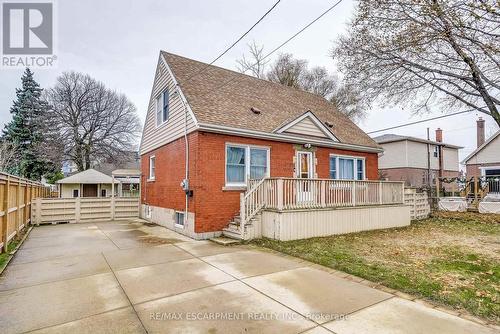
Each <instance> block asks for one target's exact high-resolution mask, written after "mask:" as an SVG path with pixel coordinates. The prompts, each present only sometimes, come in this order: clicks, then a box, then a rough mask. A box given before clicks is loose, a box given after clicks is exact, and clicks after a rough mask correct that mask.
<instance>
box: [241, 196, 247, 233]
mask: <svg viewBox="0 0 500 334" xmlns="http://www.w3.org/2000/svg"><path fill="white" fill-rule="evenodd" d="M246 218H247V217H246V210H245V193H244V192H242V193H240V233H241V237H242V238H243V234H244V233H245V221H246Z"/></svg>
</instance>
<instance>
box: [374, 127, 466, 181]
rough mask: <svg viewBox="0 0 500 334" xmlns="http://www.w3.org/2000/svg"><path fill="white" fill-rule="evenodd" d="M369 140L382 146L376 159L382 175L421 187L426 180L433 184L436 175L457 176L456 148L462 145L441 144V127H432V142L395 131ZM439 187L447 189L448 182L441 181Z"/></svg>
mask: <svg viewBox="0 0 500 334" xmlns="http://www.w3.org/2000/svg"><path fill="white" fill-rule="evenodd" d="M373 139H374V140H375V141H376V142H377V143H378V144H379V145H381V146H382V147H383V148H384V153H382V154H380V155H379V159H378V167H379V171H380V174H381V177H382V178H387V179H388V180H393V181H405V182H406V184H407V185H408V186H412V187H422V186H426V185H427V184H428V182H430V183H431V186H434V185H435V182H436V177H446V178H452V177H457V176H459V160H458V150H459V149H461V148H462V147H460V146H456V145H451V144H446V143H443V131H442V130H441V129H437V130H436V140H435V141H432V140H426V139H421V138H415V137H408V136H400V135H395V134H385V135H381V136H378V137H375V138H373ZM429 171H430V178H429V177H428V175H429ZM443 186H445V188H451V185H450V184H446V183H443Z"/></svg>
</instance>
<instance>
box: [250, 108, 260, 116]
mask: <svg viewBox="0 0 500 334" xmlns="http://www.w3.org/2000/svg"><path fill="white" fill-rule="evenodd" d="M250 110H251V111H252V112H253V113H254V114H256V115H260V113H261V111H260V109H257V108H254V107H252V108H250Z"/></svg>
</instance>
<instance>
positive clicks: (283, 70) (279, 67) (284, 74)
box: [267, 53, 307, 88]
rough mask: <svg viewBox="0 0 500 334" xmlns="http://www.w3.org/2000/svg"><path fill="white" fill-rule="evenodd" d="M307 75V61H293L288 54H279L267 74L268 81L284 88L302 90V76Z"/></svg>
mask: <svg viewBox="0 0 500 334" xmlns="http://www.w3.org/2000/svg"><path fill="white" fill-rule="evenodd" d="M306 73H307V61H305V60H302V59H294V58H293V55H292V54H290V53H284V54H280V55H279V56H278V59H276V61H275V62H274V63H273V64H272V65H271V68H270V69H269V71H268V72H267V79H268V80H269V81H273V82H278V83H280V84H282V85H285V86H290V87H294V88H302V83H303V79H304V76H305V75H306Z"/></svg>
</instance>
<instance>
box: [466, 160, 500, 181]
mask: <svg viewBox="0 0 500 334" xmlns="http://www.w3.org/2000/svg"><path fill="white" fill-rule="evenodd" d="M498 165H500V163H498V162H497V163H489V164H475V165H467V166H466V170H467V177H468V178H471V177H473V176H481V170H480V169H479V167H493V166H498Z"/></svg>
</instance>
